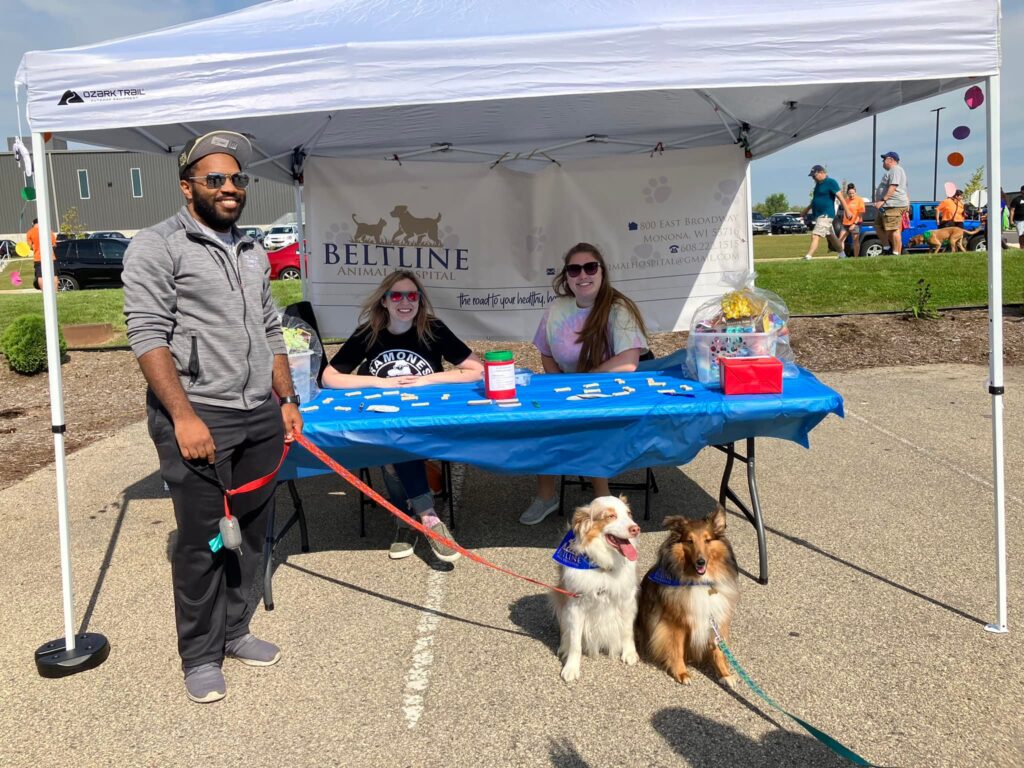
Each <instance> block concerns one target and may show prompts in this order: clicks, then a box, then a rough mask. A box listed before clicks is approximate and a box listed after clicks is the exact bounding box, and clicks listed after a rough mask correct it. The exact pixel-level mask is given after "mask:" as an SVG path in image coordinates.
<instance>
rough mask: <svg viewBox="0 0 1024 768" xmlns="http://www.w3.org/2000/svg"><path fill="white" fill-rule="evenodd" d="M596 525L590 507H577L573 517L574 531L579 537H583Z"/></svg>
mask: <svg viewBox="0 0 1024 768" xmlns="http://www.w3.org/2000/svg"><path fill="white" fill-rule="evenodd" d="M593 525H594V518H593V517H592V516H591V514H590V507H589V506H586V507H576V512H575V513H574V514H573V516H572V529H573V531H575V532H576V534H577V536H578V537H582V536H583V535H584V534H586V533H587V531H589V530H590V529H591V527H592V526H593Z"/></svg>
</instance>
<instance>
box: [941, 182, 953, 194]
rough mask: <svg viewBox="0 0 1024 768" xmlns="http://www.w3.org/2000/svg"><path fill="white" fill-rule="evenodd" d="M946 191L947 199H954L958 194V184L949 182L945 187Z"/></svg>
mask: <svg viewBox="0 0 1024 768" xmlns="http://www.w3.org/2000/svg"><path fill="white" fill-rule="evenodd" d="M943 189H945V190H946V197H952V196H953V193H954V192H956V184H954V183H953V182H952V181H947V182H946V183H945V185H944V187H943Z"/></svg>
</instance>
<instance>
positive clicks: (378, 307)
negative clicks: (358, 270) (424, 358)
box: [359, 269, 436, 346]
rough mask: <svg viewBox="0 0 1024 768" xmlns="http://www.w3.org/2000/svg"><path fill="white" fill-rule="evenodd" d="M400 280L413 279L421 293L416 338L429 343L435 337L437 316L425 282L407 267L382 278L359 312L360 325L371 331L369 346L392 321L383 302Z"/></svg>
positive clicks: (416, 319)
mask: <svg viewBox="0 0 1024 768" xmlns="http://www.w3.org/2000/svg"><path fill="white" fill-rule="evenodd" d="M399 280H412V282H413V283H415V284H416V290H417V291H418V292H419V294H420V300H419V307H418V308H417V309H416V318H415V319H414V320H413V326H415V328H416V338H418V339H419V340H420V344H428V343H429V342H431V341H433V340H434V338H435V336H434V329H433V327H432V326H433V324H434V323H433V321H434V320H435V319H436V317H435V315H434V308H433V307H432V306H431V304H430V300H429V299H428V298H427V294H426V292H425V291H424V290H423V283H421V282H420V279H419V278H418V277H416V275H415V273H413V272H410V271H409V270H407V269H398V270H395V271H394V272H392V273H391V274H390V275H388V276H387V277H385V278H384V279H383V280H381V282H380V285H378V286H377V287H376V288H375V289H374V291H373V293H371V294H370V295H369V296H367V297H366V301H364V302H363V307H362V310H360V312H359V323H360V326H365V327H366V328H367V330H369V332H370V338H369V340H368V341H367V342H366V343H367V345H368V346H373V344H374V342H376V341H377V338H378V337H379V336H380V334H381V331H383V330H384V329H385V328H387V327H388V323H389V322H391V315H389V314H388V310H387V307H385V306H384V304H383V302H384V301H385V300H386V299H387V300H390V299H388V294H389V293H391V289H392V288H394V287H395V283H397V282H398V281H399Z"/></svg>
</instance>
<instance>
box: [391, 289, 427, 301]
mask: <svg viewBox="0 0 1024 768" xmlns="http://www.w3.org/2000/svg"><path fill="white" fill-rule="evenodd" d="M390 296H391V300H392V301H393V302H395V304H397V303H398V302H400V301H401V300H402V297H403V296H404V297H405V299H406V300H407V301H408V302H409V303H410V304H415V303H416V302H417V301H419V300H420V292H419V291H392V292H391V294H390Z"/></svg>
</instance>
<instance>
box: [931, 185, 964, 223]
mask: <svg viewBox="0 0 1024 768" xmlns="http://www.w3.org/2000/svg"><path fill="white" fill-rule="evenodd" d="M935 225H936V226H937V227H938V228H939V229H942V228H943V227H960V229H963V228H964V191H963V190H962V189H958V190H957V191H956V192H954V193H953V194H952V195H950V196H949V197H947V198H946V199H945V200H943V201H942V202H941V203H939V207H938V210H936V211H935Z"/></svg>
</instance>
